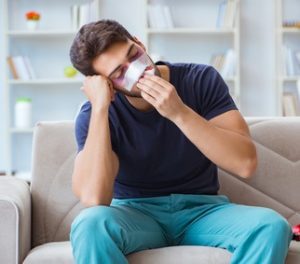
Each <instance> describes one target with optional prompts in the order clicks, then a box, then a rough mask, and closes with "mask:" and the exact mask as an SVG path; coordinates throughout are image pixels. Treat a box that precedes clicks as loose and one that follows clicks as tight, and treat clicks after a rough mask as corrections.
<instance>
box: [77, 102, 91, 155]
mask: <svg viewBox="0 0 300 264" xmlns="http://www.w3.org/2000/svg"><path fill="white" fill-rule="evenodd" d="M90 116H91V104H90V102H89V101H87V102H86V103H84V104H83V105H82V106H81V108H80V110H79V112H78V114H77V116H76V118H75V138H76V142H77V153H78V152H79V151H80V150H82V149H83V147H84V144H85V141H86V138H87V134H88V130H89V123H90Z"/></svg>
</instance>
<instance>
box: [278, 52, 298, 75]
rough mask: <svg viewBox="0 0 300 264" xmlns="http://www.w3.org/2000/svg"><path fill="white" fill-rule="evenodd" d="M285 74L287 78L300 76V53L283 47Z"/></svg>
mask: <svg viewBox="0 0 300 264" xmlns="http://www.w3.org/2000/svg"><path fill="white" fill-rule="evenodd" d="M282 53H283V62H284V67H283V74H284V75H285V76H296V75H298V74H300V51H293V50H292V49H291V48H289V47H287V46H283V52H282Z"/></svg>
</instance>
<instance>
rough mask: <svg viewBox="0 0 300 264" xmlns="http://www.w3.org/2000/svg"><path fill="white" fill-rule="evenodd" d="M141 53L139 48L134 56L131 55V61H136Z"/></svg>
mask: <svg viewBox="0 0 300 264" xmlns="http://www.w3.org/2000/svg"><path fill="white" fill-rule="evenodd" d="M139 55H140V52H139V51H138V50H137V51H136V52H135V53H134V54H133V55H132V56H130V59H129V60H130V62H131V61H134V60H135V59H136V58H138V57H139Z"/></svg>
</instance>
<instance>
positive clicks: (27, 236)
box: [0, 176, 31, 264]
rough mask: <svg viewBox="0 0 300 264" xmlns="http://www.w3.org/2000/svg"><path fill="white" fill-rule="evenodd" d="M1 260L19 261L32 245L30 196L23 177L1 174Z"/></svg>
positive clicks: (15, 263) (15, 262) (14, 262)
mask: <svg viewBox="0 0 300 264" xmlns="http://www.w3.org/2000/svg"><path fill="white" fill-rule="evenodd" d="M0 234H1V235H0V248H1V254H0V263H12V264H18V263H22V262H23V260H24V258H25V257H26V255H27V254H28V252H29V250H30V247H31V197H30V189H29V185H28V184H27V183H26V181H24V180H21V179H18V178H15V177H12V176H1V177H0Z"/></svg>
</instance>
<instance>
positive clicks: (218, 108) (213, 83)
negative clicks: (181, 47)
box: [199, 66, 238, 120]
mask: <svg viewBox="0 0 300 264" xmlns="http://www.w3.org/2000/svg"><path fill="white" fill-rule="evenodd" d="M199 101H200V109H201V114H202V116H203V117H204V118H205V119H207V120H209V119H212V118H213V117H216V116H218V115H220V114H223V113H225V112H227V111H229V110H237V109H238V108H237V106H236V104H235V103H234V101H233V99H232V97H231V95H230V94H229V89H228V86H227V84H226V83H225V81H224V80H223V78H222V77H221V75H220V74H219V73H218V71H217V70H215V69H214V68H213V67H211V66H207V67H206V68H205V69H204V70H203V72H202V76H201V84H200V99H199Z"/></svg>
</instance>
